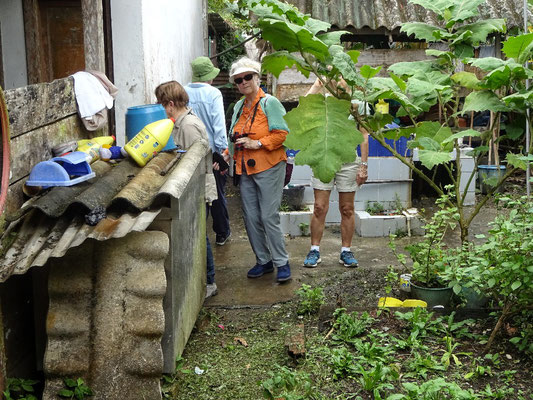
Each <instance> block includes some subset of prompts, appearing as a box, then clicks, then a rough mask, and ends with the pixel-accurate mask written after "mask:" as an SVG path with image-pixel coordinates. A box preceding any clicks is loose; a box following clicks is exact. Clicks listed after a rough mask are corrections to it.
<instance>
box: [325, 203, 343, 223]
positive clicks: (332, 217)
mask: <svg viewBox="0 0 533 400" xmlns="http://www.w3.org/2000/svg"><path fill="white" fill-rule="evenodd" d="M340 222H341V213H340V211H339V202H338V201H330V202H329V210H328V213H327V215H326V224H339V223H340Z"/></svg>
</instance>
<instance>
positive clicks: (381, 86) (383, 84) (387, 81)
mask: <svg viewBox="0 0 533 400" xmlns="http://www.w3.org/2000/svg"><path fill="white" fill-rule="evenodd" d="M368 86H370V87H371V88H372V89H374V90H398V87H397V85H396V84H395V83H394V81H393V80H392V79H391V78H382V77H381V76H375V77H374V78H370V79H369V80H368Z"/></svg>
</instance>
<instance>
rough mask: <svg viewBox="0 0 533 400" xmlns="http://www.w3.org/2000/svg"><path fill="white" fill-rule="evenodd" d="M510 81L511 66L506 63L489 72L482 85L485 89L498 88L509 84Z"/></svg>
mask: <svg viewBox="0 0 533 400" xmlns="http://www.w3.org/2000/svg"><path fill="white" fill-rule="evenodd" d="M510 81H511V68H509V67H508V66H507V65H505V66H503V67H500V68H497V69H495V70H494V71H492V72H490V73H489V74H488V75H487V76H486V77H485V78H484V79H483V83H482V86H483V88H485V89H492V90H494V89H499V88H501V87H502V86H507V85H509V83H510Z"/></svg>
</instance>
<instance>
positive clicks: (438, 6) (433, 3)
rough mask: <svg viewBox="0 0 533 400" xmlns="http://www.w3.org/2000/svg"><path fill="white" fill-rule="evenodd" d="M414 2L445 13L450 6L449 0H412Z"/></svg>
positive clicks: (436, 12) (436, 11) (441, 13)
mask: <svg viewBox="0 0 533 400" xmlns="http://www.w3.org/2000/svg"><path fill="white" fill-rule="evenodd" d="M410 1H411V3H413V4H418V5H419V6H422V7H424V8H425V9H427V10H431V11H433V12H434V13H435V14H438V15H441V16H442V15H443V14H444V12H445V11H446V10H447V9H448V8H449V7H450V5H451V4H453V3H451V4H450V1H449V0H410Z"/></svg>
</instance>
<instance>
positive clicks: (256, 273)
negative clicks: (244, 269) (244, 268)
mask: <svg viewBox="0 0 533 400" xmlns="http://www.w3.org/2000/svg"><path fill="white" fill-rule="evenodd" d="M273 271H274V265H273V264H272V260H270V261H269V262H267V263H266V264H255V266H254V267H253V268H252V269H250V270H249V271H248V278H259V277H261V276H263V275H264V274H269V273H271V272H273Z"/></svg>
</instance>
